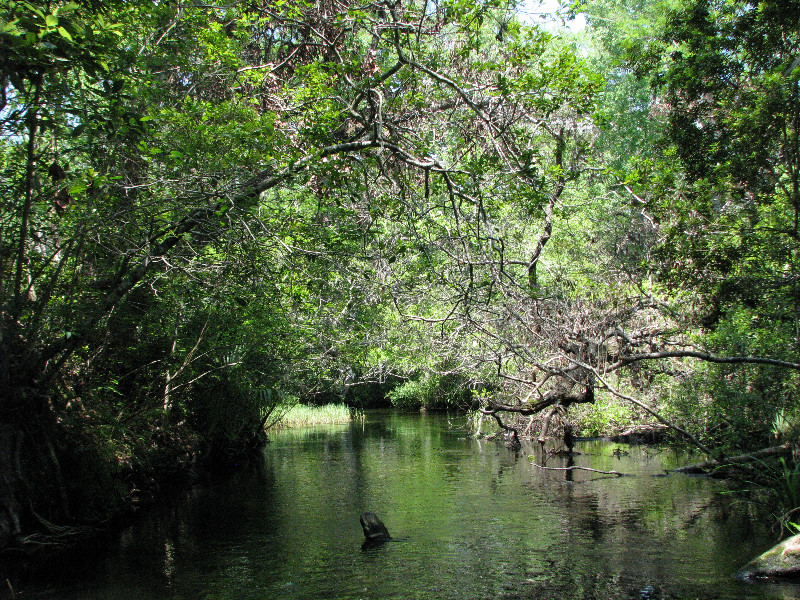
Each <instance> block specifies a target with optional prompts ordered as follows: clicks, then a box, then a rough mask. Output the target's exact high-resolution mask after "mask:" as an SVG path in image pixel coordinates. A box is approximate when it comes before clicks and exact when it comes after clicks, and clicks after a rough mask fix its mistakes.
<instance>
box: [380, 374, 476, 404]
mask: <svg viewBox="0 0 800 600" xmlns="http://www.w3.org/2000/svg"><path fill="white" fill-rule="evenodd" d="M468 386H469V380H468V379H466V378H465V377H464V376H463V375H460V374H455V373H447V374H444V375H441V374H438V373H432V372H428V371H423V372H418V373H415V374H414V375H412V376H411V377H410V378H409V379H408V380H406V381H404V382H403V383H401V384H400V385H398V386H397V387H395V388H394V389H392V390H391V391H390V392H389V393H388V394H387V396H388V398H389V400H391V402H392V404H393V405H394V406H396V407H398V408H426V409H441V408H448V407H454V408H462V409H463V408H467V407H469V406H470V405H471V404H472V393H471V391H470V389H469V387H468Z"/></svg>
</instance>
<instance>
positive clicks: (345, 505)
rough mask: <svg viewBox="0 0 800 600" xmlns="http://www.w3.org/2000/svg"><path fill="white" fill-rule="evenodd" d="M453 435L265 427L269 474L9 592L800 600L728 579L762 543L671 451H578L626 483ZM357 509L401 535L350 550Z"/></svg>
mask: <svg viewBox="0 0 800 600" xmlns="http://www.w3.org/2000/svg"><path fill="white" fill-rule="evenodd" d="M463 426H464V420H463V417H459V416H446V415H416V414H399V413H395V412H383V413H371V414H369V415H368V416H367V418H366V419H365V420H364V421H363V422H358V423H354V424H351V425H344V426H335V427H324V428H315V429H306V430H294V431H286V432H278V433H275V434H273V435H272V436H271V440H272V441H271V443H270V444H269V445H268V446H267V448H266V452H265V456H264V461H263V464H258V465H250V466H248V467H245V468H242V469H240V470H239V471H238V472H237V473H235V475H233V476H232V477H230V478H228V479H227V480H225V481H224V482H218V483H214V484H209V485H205V486H200V487H198V488H196V489H194V490H192V492H191V493H189V494H188V495H187V496H186V497H185V499H184V500H183V501H181V502H179V503H177V504H176V505H175V506H173V507H171V508H170V509H169V510H163V511H154V512H152V513H150V514H148V515H147V516H145V517H143V518H141V519H140V520H139V521H138V522H137V523H135V524H134V525H133V526H132V527H130V528H129V529H128V530H126V531H125V532H123V534H122V535H121V536H120V538H119V540H118V541H117V542H116V543H115V544H114V545H113V548H112V549H111V551H110V553H109V554H108V556H107V558H105V559H103V560H101V561H100V564H94V563H92V564H91V566H90V568H87V569H85V570H75V571H72V572H71V573H68V574H64V575H63V576H61V577H60V578H59V579H57V580H56V581H54V582H48V583H46V584H42V585H40V586H33V587H32V588H31V589H27V590H24V592H23V594H21V595H20V597H34V598H63V599H66V600H73V599H74V600H77V599H86V600H99V599H112V598H113V599H115V600H151V599H152V600H156V599H158V600H162V599H172V600H178V599H186V600H188V599H203V600H222V599H231V600H234V599H235V600H249V599H253V600H255V599H271V598H281V599H305V598H308V599H311V598H313V599H319V598H326V599H342V600H346V599H382V600H386V599H394V598H397V599H400V598H402V599H414V598H419V599H454V600H455V599H458V600H465V599H470V600H473V599H515V598H535V599H539V598H541V599H545V598H546V599H564V600H571V599H582V600H585V599H593V598H596V599H627V598H640V596H641V592H642V590H644V589H652V590H653V593H652V598H654V599H655V598H687V599H688V598H692V599H700V600H708V599H717V598H719V599H723V598H724V599H739V598H748V599H750V598H752V599H764V598H794V597H800V586H793V585H777V584H768V583H757V584H746V583H743V582H739V581H736V580H734V579H733V578H732V573H733V572H735V571H736V570H737V569H738V568H739V567H741V566H742V565H743V564H744V563H746V562H747V561H748V560H750V559H751V558H752V557H754V556H755V555H757V554H758V553H760V552H762V551H763V550H765V549H767V548H768V547H769V546H771V545H772V544H773V543H774V541H775V537H774V533H772V532H770V531H769V529H768V527H767V525H768V524H767V523H763V522H760V521H759V519H758V518H756V517H755V516H754V515H753V514H752V513H751V511H750V509H749V508H748V506H747V505H746V504H743V503H741V502H735V501H734V500H733V499H732V498H731V497H730V496H729V495H726V494H722V493H720V492H724V486H723V485H722V484H720V483H719V482H715V481H711V480H709V479H707V478H702V477H690V476H685V475H675V474H673V475H669V476H663V475H664V474H665V470H668V469H672V468H674V467H675V466H677V465H679V464H682V462H683V461H685V458H684V457H681V456H680V455H679V454H678V453H676V452H673V451H656V450H653V449H649V448H645V447H629V446H625V445H620V444H611V443H607V442H582V443H579V444H578V445H577V446H576V450H578V451H579V452H580V453H581V454H580V455H579V456H576V457H575V459H574V461H575V465H578V466H585V467H591V468H594V469H598V470H605V471H610V470H614V471H618V472H622V473H626V474H629V475H630V476H626V477H614V476H604V475H600V474H597V473H590V472H586V471H572V472H565V471H556V470H544V469H540V468H537V467H536V466H535V465H542V464H545V465H546V466H547V467H556V468H559V467H564V466H566V460H567V459H566V458H561V457H553V458H550V459H548V460H547V461H546V463H545V462H544V461H543V460H542V456H541V453H540V452H539V450H538V447H536V448H534V447H533V446H530V447H525V448H523V450H522V451H521V452H516V453H515V452H512V451H510V450H508V449H506V448H505V447H504V446H503V445H502V443H497V442H486V441H477V440H474V439H471V438H470V437H469V436H468V435H467V434H466V433H465V431H464V428H463ZM530 456H533V457H534V460H533V461H531V460H529V457H530ZM366 510H371V511H374V512H376V513H378V515H380V517H381V518H382V519H383V521H384V522H385V523H386V525H387V527H388V528H389V531H390V532H391V533H392V535H393V536H394V537H395V540H393V541H391V542H389V543H386V544H384V545H382V546H379V547H376V548H372V549H369V550H366V551H364V550H362V549H361V543H362V541H363V534H362V532H361V527H360V525H359V519H358V517H359V514H360V513H361V512H363V511H366ZM647 586H651V588H648V587H647Z"/></svg>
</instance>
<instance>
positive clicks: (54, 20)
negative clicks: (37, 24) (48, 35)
mask: <svg viewBox="0 0 800 600" xmlns="http://www.w3.org/2000/svg"><path fill="white" fill-rule="evenodd" d="M44 22H45V23H46V24H47V26H48V27H58V17H57V16H56V15H47V16H46V17H45V19H44Z"/></svg>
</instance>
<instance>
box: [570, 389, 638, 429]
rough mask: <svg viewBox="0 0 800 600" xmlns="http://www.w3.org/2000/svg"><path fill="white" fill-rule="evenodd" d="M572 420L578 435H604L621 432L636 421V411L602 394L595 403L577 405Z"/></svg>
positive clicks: (571, 416) (572, 412) (571, 414)
mask: <svg viewBox="0 0 800 600" xmlns="http://www.w3.org/2000/svg"><path fill="white" fill-rule="evenodd" d="M570 422H571V423H573V424H574V427H575V428H576V432H577V434H578V435H581V436H585V437H596V436H604V435H608V434H609V433H614V432H619V431H621V430H623V429H625V428H626V427H628V426H630V425H631V424H633V423H635V422H636V413H635V412H634V411H633V410H632V409H631V407H630V406H628V405H624V404H621V403H620V402H618V401H616V400H614V399H613V398H608V397H605V396H600V397H599V398H597V399H596V400H595V402H594V403H593V404H590V405H585V406H580V407H576V408H575V409H574V410H572V411H570Z"/></svg>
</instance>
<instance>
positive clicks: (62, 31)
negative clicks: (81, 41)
mask: <svg viewBox="0 0 800 600" xmlns="http://www.w3.org/2000/svg"><path fill="white" fill-rule="evenodd" d="M58 33H60V34H61V37H63V38H65V39H68V40H69V41H70V42H72V41H73V39H72V35H71V34H70V32H69V31H67V30H66V29H64V28H63V27H59V28H58Z"/></svg>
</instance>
